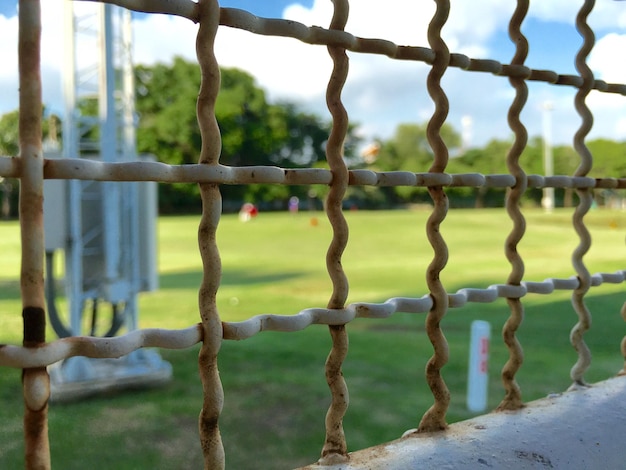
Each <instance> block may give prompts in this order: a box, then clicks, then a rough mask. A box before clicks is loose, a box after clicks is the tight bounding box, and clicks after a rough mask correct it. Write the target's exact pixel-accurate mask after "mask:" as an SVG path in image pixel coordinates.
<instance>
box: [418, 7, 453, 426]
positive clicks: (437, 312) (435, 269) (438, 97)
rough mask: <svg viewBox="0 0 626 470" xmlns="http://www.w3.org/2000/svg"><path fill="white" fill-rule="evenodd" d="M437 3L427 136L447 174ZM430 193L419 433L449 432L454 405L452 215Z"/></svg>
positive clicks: (445, 54)
mask: <svg viewBox="0 0 626 470" xmlns="http://www.w3.org/2000/svg"><path fill="white" fill-rule="evenodd" d="M436 3H437V9H436V11H435V15H434V17H433V19H432V20H431V22H430V24H429V26H428V42H429V44H430V46H431V47H432V49H433V51H434V52H435V60H434V61H433V65H432V68H431V70H430V72H429V74H428V78H427V80H426V86H427V88H428V93H429V95H430V96H431V98H432V100H433V102H434V103H435V112H434V113H433V116H432V117H431V119H430V121H429V122H428V126H427V128H426V133H427V137H428V143H429V144H430V146H431V147H432V149H433V152H434V160H433V164H432V165H431V167H430V169H429V172H431V173H443V172H444V171H445V169H446V166H447V164H448V148H447V147H446V144H445V143H444V141H443V139H442V138H441V133H440V131H441V127H442V126H443V124H444V122H445V120H446V117H447V115H448V99H447V97H446V94H445V92H444V91H443V89H442V88H441V78H442V77H443V74H444V73H445V71H446V68H447V66H448V63H449V60H450V54H449V51H448V47H447V46H446V43H445V42H444V40H443V39H442V38H441V29H442V28H443V26H444V25H445V23H446V21H447V19H448V14H449V12H450V2H449V1H448V0H437V2H436ZM428 193H429V194H430V197H431V198H432V200H433V203H434V208H433V212H432V214H431V215H430V217H429V218H428V222H427V224H426V233H427V236H428V241H429V242H430V244H431V246H432V247H433V250H434V257H433V260H432V262H431V263H430V265H429V266H428V269H427V271H426V284H427V285H428V288H429V290H430V295H431V296H432V298H433V307H432V309H431V310H430V312H428V316H427V317H426V333H427V334H428V338H429V339H430V342H431V343H432V345H433V349H434V354H433V356H432V357H431V358H430V360H429V361H428V363H427V364H426V380H427V382H428V386H429V387H430V390H431V391H432V394H433V397H434V399H435V402H434V403H433V405H432V406H431V407H430V408H429V409H428V410H427V411H426V413H425V414H424V416H423V417H422V420H421V422H420V424H419V427H418V432H431V431H439V430H443V429H446V428H447V427H448V425H447V423H446V412H447V410H448V405H449V404H450V391H449V390H448V387H447V386H446V383H445V382H444V380H443V377H442V376H441V369H442V368H443V366H444V365H445V364H446V363H447V362H448V356H449V351H448V342H447V340H446V338H445V336H444V334H443V331H442V330H441V320H442V318H443V317H444V315H445V314H446V312H447V311H448V294H447V292H446V290H445V288H444V286H443V284H442V283H441V281H440V280H439V275H440V273H441V271H442V270H443V268H444V267H445V266H446V264H447V262H448V247H447V245H446V242H445V240H444V239H443V237H442V236H441V233H440V226H441V223H442V222H443V220H444V219H445V217H446V215H447V213H448V197H447V196H446V193H445V191H444V189H443V187H442V186H429V187H428Z"/></svg>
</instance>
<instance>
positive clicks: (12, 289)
mask: <svg viewBox="0 0 626 470" xmlns="http://www.w3.org/2000/svg"><path fill="white" fill-rule="evenodd" d="M19 298H20V281H19V280H17V279H15V280H13V279H11V280H9V279H4V280H2V281H0V300H17V299H19Z"/></svg>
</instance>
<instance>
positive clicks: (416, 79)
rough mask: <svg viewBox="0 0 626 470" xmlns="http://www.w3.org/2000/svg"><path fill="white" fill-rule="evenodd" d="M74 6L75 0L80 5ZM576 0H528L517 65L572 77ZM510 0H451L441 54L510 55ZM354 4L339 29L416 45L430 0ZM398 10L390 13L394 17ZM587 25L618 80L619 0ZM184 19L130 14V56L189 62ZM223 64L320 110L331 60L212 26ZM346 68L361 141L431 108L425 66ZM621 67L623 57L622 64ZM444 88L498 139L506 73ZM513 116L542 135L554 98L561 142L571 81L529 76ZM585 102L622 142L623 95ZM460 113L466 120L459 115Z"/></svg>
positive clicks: (324, 0) (291, 43)
mask: <svg viewBox="0 0 626 470" xmlns="http://www.w3.org/2000/svg"><path fill="white" fill-rule="evenodd" d="M62 1H63V0H44V1H43V2H42V5H43V8H44V48H43V53H44V60H43V62H42V75H43V77H44V81H45V85H44V102H45V104H46V106H47V107H49V108H50V109H55V110H56V109H60V108H61V103H62V92H61V89H62V86H61V81H62V80H61V63H62V57H59V51H60V50H62V49H63V46H62V43H61V42H60V41H61V37H62V31H61V27H60V26H59V24H61V23H60V21H59V10H60V9H61V5H62ZM80 3H84V2H80ZM581 3H582V2H581V1H574V0H534V1H531V8H530V11H529V14H528V17H527V19H526V20H525V22H524V26H523V31H524V33H525V34H526V35H527V37H528V39H529V42H530V53H529V57H528V60H527V65H529V66H530V67H533V68H538V69H550V70H556V71H557V72H559V73H567V74H575V73H576V70H575V67H574V55H575V54H576V51H577V49H578V47H579V46H580V44H581V38H580V36H579V34H578V33H577V31H576V30H575V28H574V26H573V22H574V18H575V15H576V13H577V9H578V8H579V4H581ZM220 4H221V6H224V7H233V8H241V9H245V10H248V11H250V12H252V13H254V14H256V15H258V16H264V17H286V18H289V19H292V20H295V21H299V22H301V23H304V24H306V25H327V24H328V22H329V20H330V15H331V14H332V3H331V1H330V0H306V1H304V0H303V1H298V2H296V1H293V0H272V1H268V0H223V1H222V2H221V3H220ZM514 4H515V2H514V1H512V0H480V1H475V2H468V1H460V0H456V1H452V7H451V12H450V18H449V20H448V23H447V24H446V26H445V27H444V30H443V35H444V38H445V39H446V41H447V42H448V45H449V47H450V49H451V51H452V52H460V53H464V54H466V55H468V56H470V57H475V58H492V59H496V60H499V61H501V62H504V63H506V62H509V61H510V59H511V57H512V55H513V52H514V51H513V46H512V44H511V42H510V40H509V38H508V33H507V23H508V18H509V17H510V15H511V12H512V10H513V8H514ZM381 5H383V4H382V3H380V0H353V2H351V11H350V21H349V23H348V26H347V28H346V29H347V30H348V31H349V32H351V33H353V34H355V35H357V36H362V37H370V38H384V39H389V40H392V41H393V42H395V43H397V44H410V45H416V46H427V40H426V34H425V31H426V28H427V25H428V19H429V18H430V17H431V15H432V11H433V8H434V2H432V1H430V0H428V1H427V0H386V1H385V2H384V8H382V7H381ZM397 12H400V13H401V14H397ZM590 22H591V24H592V25H593V27H594V29H595V31H596V40H597V44H596V48H595V50H594V52H593V53H592V57H591V59H590V64H591V65H592V68H593V69H594V72H595V73H596V76H597V77H598V78H602V79H606V80H608V81H620V82H626V67H623V66H621V65H619V60H617V59H616V58H617V57H618V56H620V55H621V56H622V57H623V51H624V50H626V2H615V1H613V0H597V1H596V8H595V9H594V13H592V15H591V17H590ZM16 28H17V21H16V18H15V2H12V1H6V0H2V1H0V41H2V43H3V44H6V45H7V46H5V47H3V48H2V50H1V51H0V59H2V61H3V63H5V64H6V63H9V64H10V63H16V60H17V59H16V54H15V46H11V43H13V44H16V36H17V34H16ZM194 35H195V26H194V25H193V24H191V23H190V22H189V21H188V20H185V19H182V18H171V17H166V16H163V15H140V16H138V17H137V18H135V21H134V36H135V44H134V59H135V61H136V62H137V63H144V64H151V63H155V62H157V61H158V62H165V63H167V62H168V61H170V60H171V59H172V57H173V56H174V55H182V56H183V57H186V58H188V59H190V60H194ZM216 55H217V57H218V61H219V62H220V64H221V65H223V66H229V67H231V66H232V67H239V68H242V69H244V70H247V71H248V72H250V73H251V74H252V75H254V76H255V77H256V78H257V82H258V84H259V85H260V86H261V87H263V88H264V89H265V90H266V92H267V94H268V96H269V98H270V99H272V100H278V99H286V100H291V101H295V102H298V103H300V104H301V105H302V106H303V107H305V108H307V109H309V110H311V111H314V112H317V113H319V114H321V115H325V116H327V115H328V112H327V110H326V108H325V100H324V92H325V86H326V82H327V80H328V75H329V73H330V60H329V58H328V54H327V52H326V50H325V48H324V47H319V46H310V45H304V44H301V43H299V42H298V41H296V40H293V39H285V38H268V37H260V36H254V35H251V34H250V33H246V32H242V31H238V30H233V29H230V28H222V29H220V32H219V34H218V43H217V45H216ZM349 56H350V60H351V69H350V75H349V79H348V83H347V84H346V87H345V89H344V102H345V104H346V107H347V109H348V113H349V115H350V117H351V119H352V120H353V121H354V122H357V123H359V124H360V128H361V132H362V133H363V135H364V136H365V138H366V139H373V138H375V137H382V138H387V137H389V136H390V135H391V134H392V133H393V131H394V130H395V127H396V126H397V125H398V124H399V123H402V122H424V121H425V120H427V119H428V118H429V116H430V114H431V113H432V107H433V106H432V102H431V100H430V98H429V97H428V94H427V93H426V91H425V77H426V74H427V73H428V67H427V66H426V65H424V64H415V63H407V62H399V61H392V60H391V59H388V58H386V57H380V56H373V55H365V54H349ZM622 63H623V62H622ZM15 70H16V68H13V69H12V68H11V67H6V68H4V69H0V90H2V93H1V94H0V113H2V112H6V111H10V110H11V109H15V108H16V107H17V92H16V89H17V77H16V73H15ZM443 85H444V89H445V90H446V92H447V93H448V95H449V100H450V115H449V122H450V124H452V125H453V126H454V127H456V128H457V129H459V130H460V129H461V121H462V120H463V119H464V118H467V117H469V118H471V122H472V126H471V128H470V131H471V132H470V133H469V134H471V140H470V144H473V145H482V144H484V143H485V142H486V141H487V140H489V139H491V138H507V137H509V135H510V131H509V129H508V127H507V124H506V113H507V108H508V106H509V104H510V102H511V99H512V89H511V87H510V85H509V84H508V80H507V79H506V78H503V77H493V76H491V75H490V74H484V73H468V72H463V71H460V70H457V69H451V70H450V71H449V72H448V73H446V76H445V77H444V80H443ZM529 87H530V95H529V101H528V104H527V106H526V109H525V111H524V114H523V115H522V116H523V119H524V120H525V123H526V124H527V126H528V128H529V133H530V134H531V135H538V134H540V133H541V120H542V117H543V115H544V114H545V113H543V112H542V109H543V104H544V103H545V102H546V101H550V102H552V103H553V107H554V110H553V111H552V113H551V116H552V119H553V122H554V124H553V126H552V127H553V132H554V135H553V140H554V141H556V142H560V143H567V142H570V141H571V136H572V135H573V133H574V132H575V130H576V128H577V126H578V125H579V121H580V120H579V118H578V116H577V114H576V113H575V111H574V110H573V105H572V99H573V95H574V93H575V89H573V88H567V87H555V86H549V85H547V84H543V83H530V84H529ZM589 104H590V106H591V107H592V109H593V111H594V113H595V114H596V125H595V126H594V130H593V132H592V136H604V137H608V138H614V139H617V140H626V97H621V96H615V95H611V96H606V95H605V96H600V94H599V93H595V94H594V96H593V97H590V99H589ZM465 120H466V121H467V119H465Z"/></svg>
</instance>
